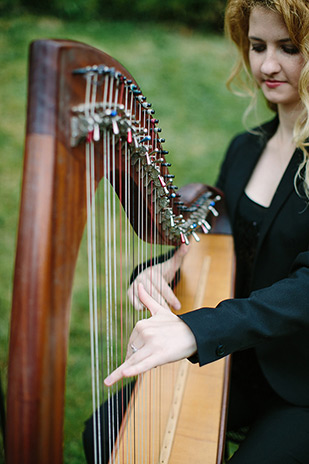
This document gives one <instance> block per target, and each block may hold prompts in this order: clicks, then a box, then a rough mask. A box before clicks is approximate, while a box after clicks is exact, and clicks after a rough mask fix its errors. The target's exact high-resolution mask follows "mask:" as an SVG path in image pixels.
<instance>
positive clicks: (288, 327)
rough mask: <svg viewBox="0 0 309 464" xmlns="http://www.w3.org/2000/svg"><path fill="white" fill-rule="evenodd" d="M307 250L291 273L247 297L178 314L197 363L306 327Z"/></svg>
mask: <svg viewBox="0 0 309 464" xmlns="http://www.w3.org/2000/svg"><path fill="white" fill-rule="evenodd" d="M308 295H309V251H308V252H304V253H301V254H300V255H299V256H298V257H297V259H296V261H295V263H294V266H293V269H292V272H291V274H290V275H289V276H288V277H287V278H286V279H282V280H280V281H278V282H276V283H275V284H273V285H271V286H270V287H267V288H263V289H261V290H257V291H254V292H252V293H251V295H250V296H249V298H244V299H228V300H224V301H222V302H221V303H219V305H218V306H217V307H216V308H201V309H198V310H195V311H192V312H190V313H186V314H183V315H181V316H179V317H180V318H181V319H182V320H183V321H184V322H185V323H186V324H187V325H188V326H189V327H190V329H191V330H192V332H193V334H194V336H195V339H196V342H197V356H198V361H199V363H200V365H204V364H207V363H209V362H212V361H215V360H217V359H219V358H221V357H223V356H225V355H227V354H230V353H233V352H235V351H238V350H243V349H246V348H251V347H257V346H258V345H260V344H262V343H265V342H267V341H268V340H273V339H274V338H282V339H284V337H285V336H290V335H293V334H294V335H296V336H297V332H300V331H304V330H306V329H307V330H308V329H309V299H308Z"/></svg>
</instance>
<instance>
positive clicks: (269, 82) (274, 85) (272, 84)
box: [264, 80, 284, 89]
mask: <svg viewBox="0 0 309 464" xmlns="http://www.w3.org/2000/svg"><path fill="white" fill-rule="evenodd" d="M264 83H265V85H267V87H268V88H269V89H276V88H277V87H280V86H281V85H283V84H284V82H283V81H275V80H265V81H264Z"/></svg>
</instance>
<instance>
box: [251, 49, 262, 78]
mask: <svg viewBox="0 0 309 464" xmlns="http://www.w3.org/2000/svg"><path fill="white" fill-rule="evenodd" d="M249 64H250V69H251V73H252V75H253V77H254V79H255V80H259V79H260V63H259V59H258V57H257V56H256V54H254V55H253V54H252V53H250V54H249Z"/></svg>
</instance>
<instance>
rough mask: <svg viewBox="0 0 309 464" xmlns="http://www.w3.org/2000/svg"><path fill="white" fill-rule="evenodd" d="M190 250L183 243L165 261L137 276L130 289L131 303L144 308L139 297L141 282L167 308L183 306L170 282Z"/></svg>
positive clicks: (139, 308) (135, 306)
mask: <svg viewBox="0 0 309 464" xmlns="http://www.w3.org/2000/svg"><path fill="white" fill-rule="evenodd" d="M188 250H189V247H188V246H187V245H181V246H180V247H179V248H178V250H176V252H175V253H174V255H173V256H172V257H171V258H170V259H168V260H167V261H164V262H163V263H160V264H156V265H154V266H151V267H148V268H147V269H145V270H144V271H142V272H141V273H140V274H139V275H138V276H137V277H136V279H135V280H134V282H133V283H132V284H131V285H130V287H129V289H128V297H129V300H130V303H131V304H132V305H133V306H134V308H135V309H138V310H141V309H143V306H142V304H141V302H140V299H139V298H138V285H139V284H140V283H142V284H143V286H144V287H145V289H146V290H147V292H148V293H149V294H150V295H151V296H152V297H153V298H154V299H155V300H156V301H157V302H158V303H160V304H161V305H162V306H164V307H165V308H168V307H169V305H170V306H172V307H173V308H174V309H176V310H179V309H180V308H181V304H180V301H179V300H178V298H177V297H176V295H175V294H174V292H173V290H172V289H171V287H170V286H169V284H170V283H171V282H172V280H173V278H174V277H175V274H176V272H177V271H178V269H179V268H180V266H181V263H182V261H183V258H184V256H185V255H186V254H187V252H188Z"/></svg>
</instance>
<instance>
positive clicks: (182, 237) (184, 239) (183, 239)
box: [180, 232, 189, 245]
mask: <svg viewBox="0 0 309 464" xmlns="http://www.w3.org/2000/svg"><path fill="white" fill-rule="evenodd" d="M180 241H181V243H185V244H186V245H189V240H188V237H187V236H186V235H185V234H184V233H183V232H180Z"/></svg>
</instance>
